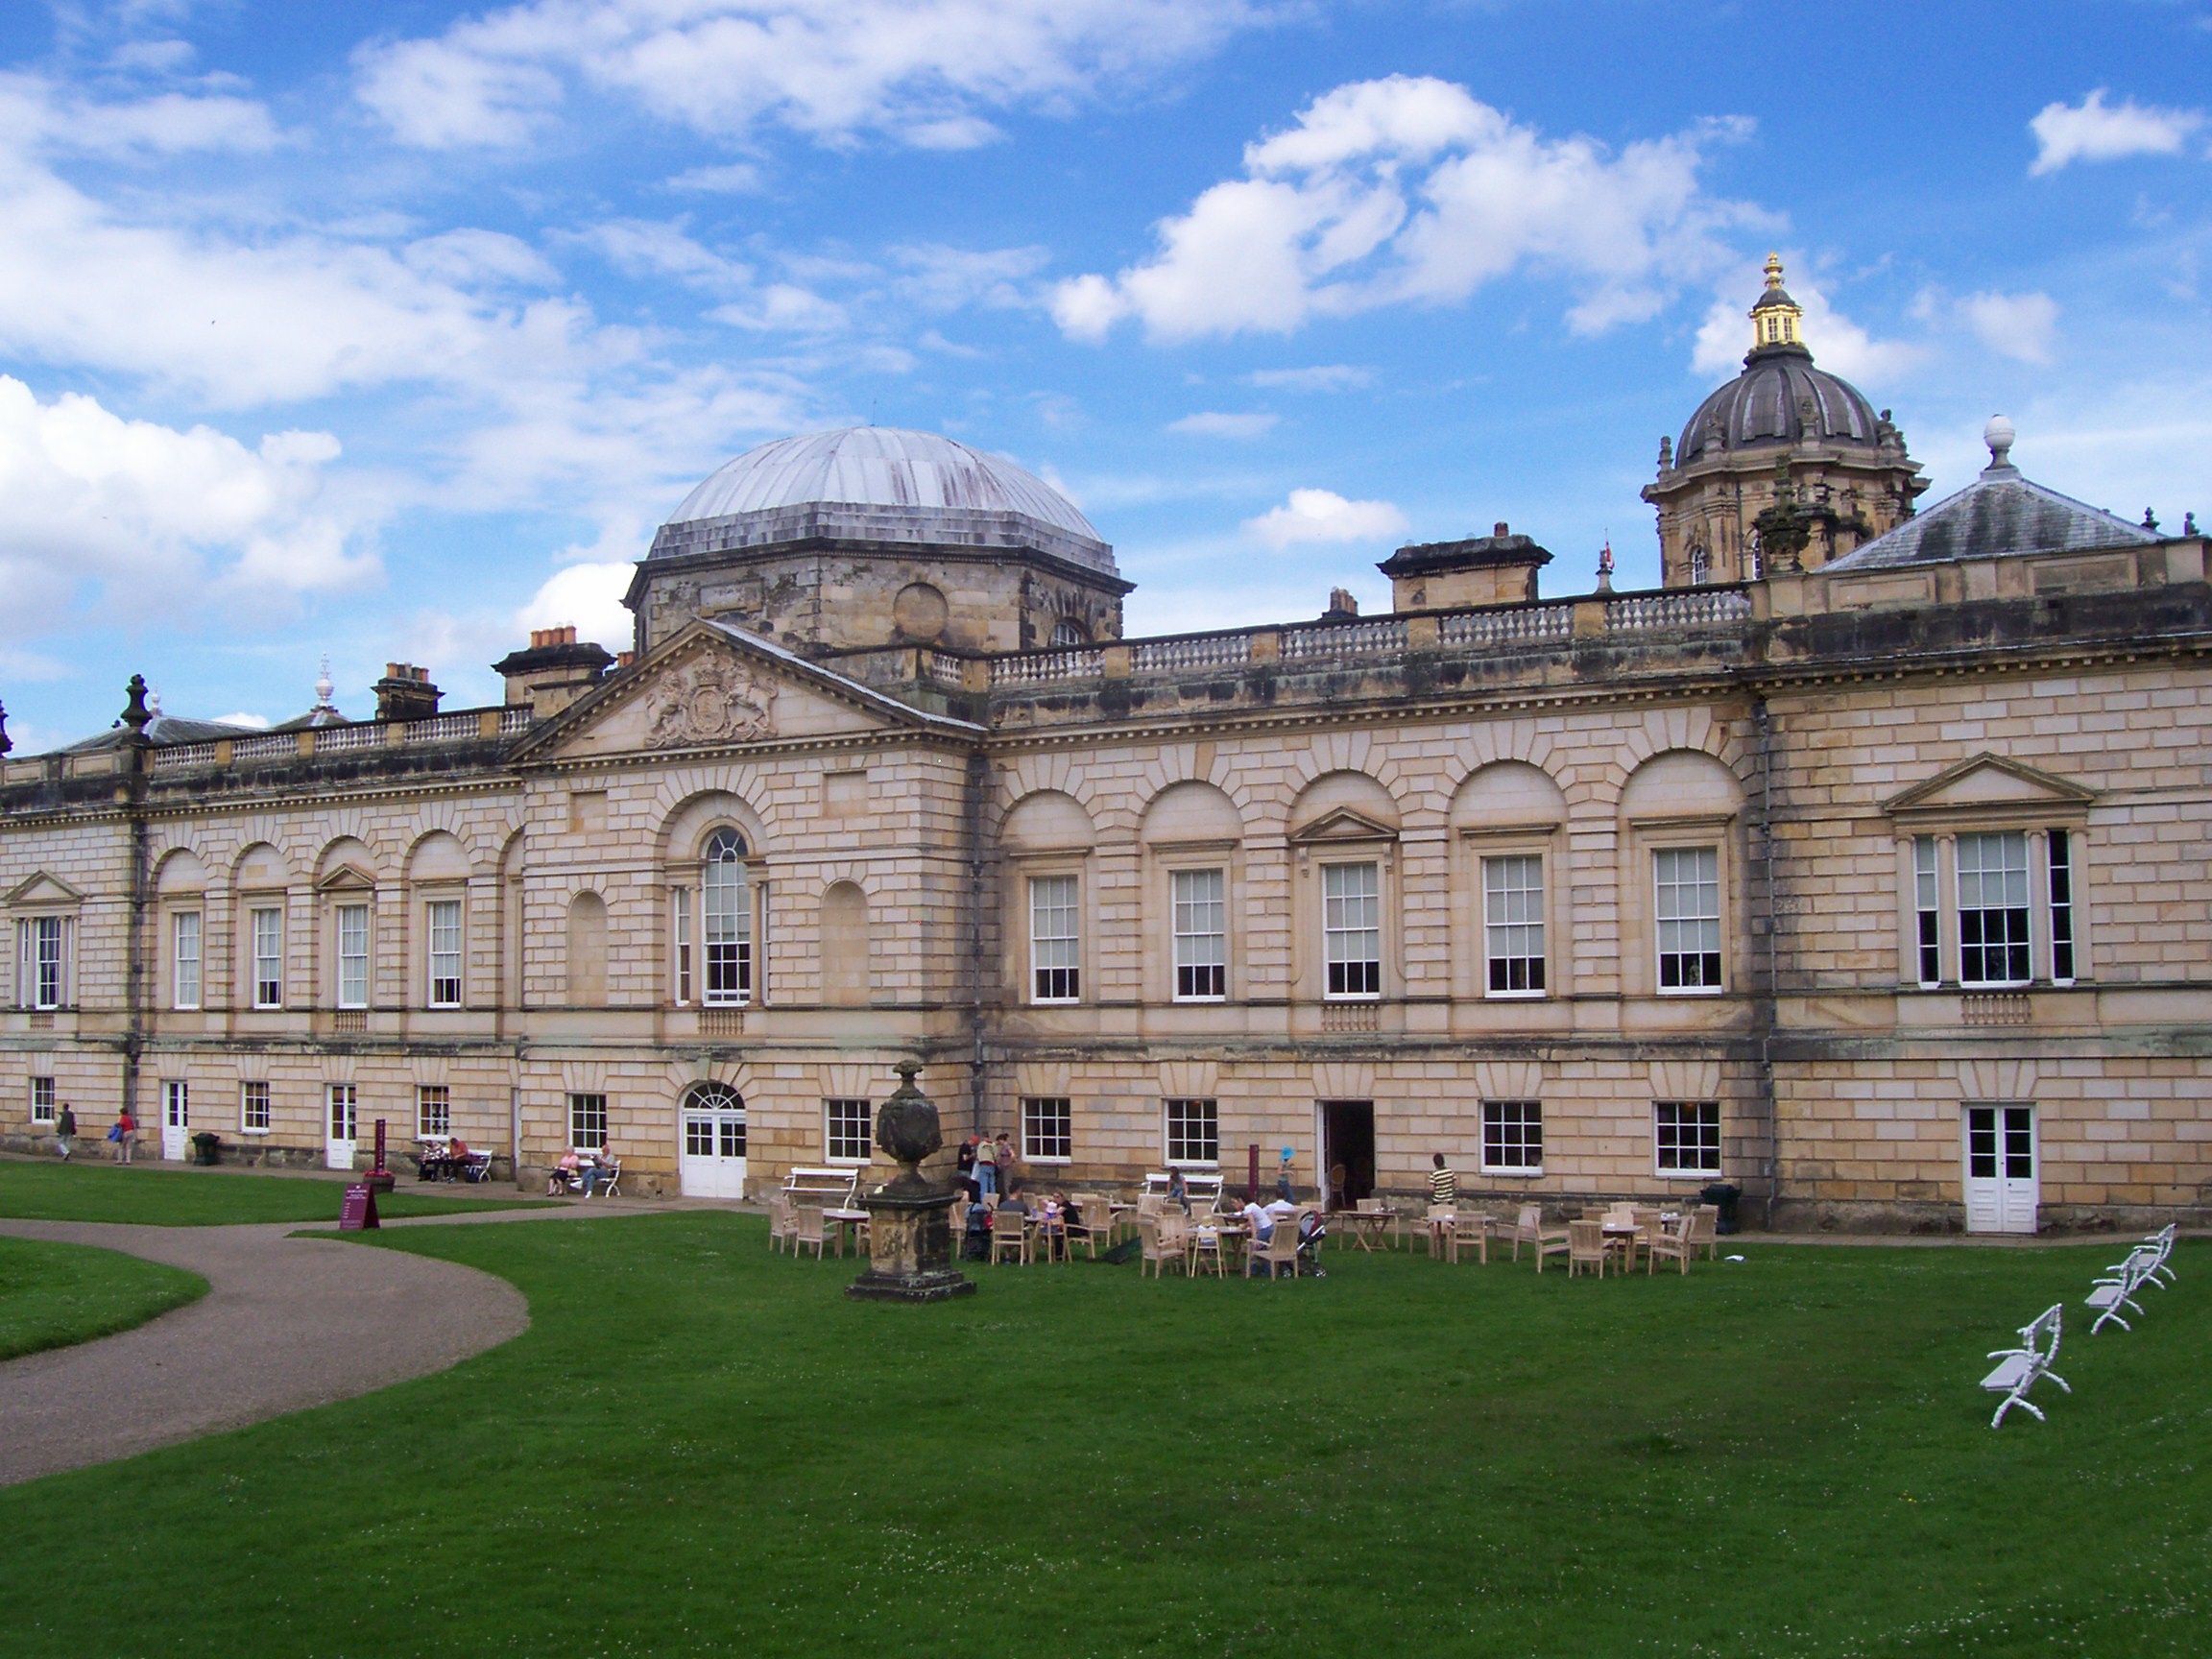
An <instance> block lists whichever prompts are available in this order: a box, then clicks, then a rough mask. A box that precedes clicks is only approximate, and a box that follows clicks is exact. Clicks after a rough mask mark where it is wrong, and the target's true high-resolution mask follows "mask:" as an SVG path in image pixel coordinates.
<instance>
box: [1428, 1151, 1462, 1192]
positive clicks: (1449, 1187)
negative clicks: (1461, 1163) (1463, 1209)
mask: <svg viewBox="0 0 2212 1659" xmlns="http://www.w3.org/2000/svg"><path fill="white" fill-rule="evenodd" d="M1432 1162H1433V1163H1434V1164H1435V1167H1434V1168H1433V1169H1431V1170H1430V1171H1429V1202H1430V1203H1431V1204H1449V1203H1451V1202H1452V1201H1453V1200H1454V1199H1455V1198H1456V1197H1458V1196H1459V1177H1458V1176H1456V1175H1455V1174H1453V1173H1452V1166H1451V1165H1449V1164H1447V1163H1445V1162H1444V1154H1443V1153H1441V1152H1438V1153H1436V1154H1435V1155H1434V1157H1433V1159H1432Z"/></svg>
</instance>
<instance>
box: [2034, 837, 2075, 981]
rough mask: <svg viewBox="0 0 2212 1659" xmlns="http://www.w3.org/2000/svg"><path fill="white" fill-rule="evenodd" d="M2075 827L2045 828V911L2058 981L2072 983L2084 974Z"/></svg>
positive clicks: (2055, 976)
mask: <svg viewBox="0 0 2212 1659" xmlns="http://www.w3.org/2000/svg"><path fill="white" fill-rule="evenodd" d="M2074 842H2075V833H2074V831H2073V830H2071V829H2066V828H2065V827H2064V826H2063V825H2054V826H2052V828H2051V829H2048V830H2046V831H2045V832H2044V837H2043V857H2044V872H2043V882H2044V888H2043V891H2044V898H2045V903H2044V914H2045V915H2047V916H2048V917H2050V919H2051V943H2050V954H2051V983H2052V984H2054V985H2071V984H2073V983H2074V981H2075V980H2076V979H2077V978H2079V977H2080V961H2081V937H2080V928H2079V926H2077V923H2078V921H2079V920H2080V908H2079V907H2078V905H2077V904H2076V902H2075V895H2074V890H2075V886H2076V883H2077V880H2078V878H2079V872H2078V870H2077V869H2076V867H2075V863H2074ZM2061 952H2063V954H2061ZM2061 969H2063V970H2064V972H2060V970H2061Z"/></svg>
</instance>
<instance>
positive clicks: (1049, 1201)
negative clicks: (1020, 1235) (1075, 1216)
mask: <svg viewBox="0 0 2212 1659" xmlns="http://www.w3.org/2000/svg"><path fill="white" fill-rule="evenodd" d="M1068 1210H1069V1204H1068V1195H1067V1194H1066V1193H1065V1192H1047V1193H1046V1195H1045V1201H1044V1203H1042V1204H1040V1205H1038V1206H1037V1237H1038V1238H1041V1239H1042V1240H1043V1241H1044V1244H1045V1260H1046V1261H1047V1262H1049V1261H1051V1260H1052V1252H1053V1250H1054V1249H1058V1250H1059V1252H1060V1254H1061V1255H1063V1256H1065V1255H1067V1254H1068Z"/></svg>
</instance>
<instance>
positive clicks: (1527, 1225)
mask: <svg viewBox="0 0 2212 1659" xmlns="http://www.w3.org/2000/svg"><path fill="white" fill-rule="evenodd" d="M1512 1234H1513V1260H1514V1261H1516V1262H1518V1261H1520V1260H1521V1246H1522V1245H1523V1244H1524V1243H1528V1244H1533V1245H1534V1246H1535V1247H1536V1271H1537V1272H1539V1273H1541V1272H1543V1271H1544V1258H1545V1257H1547V1256H1564V1255H1566V1254H1567V1229H1566V1228H1564V1227H1547V1226H1545V1225H1544V1206H1543V1205H1541V1204H1524V1205H1522V1206H1521V1209H1520V1212H1519V1214H1516V1215H1515V1216H1514V1217H1513V1222H1512Z"/></svg>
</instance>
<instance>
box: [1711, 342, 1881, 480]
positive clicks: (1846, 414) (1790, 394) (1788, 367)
mask: <svg viewBox="0 0 2212 1659" xmlns="http://www.w3.org/2000/svg"><path fill="white" fill-rule="evenodd" d="M1808 438H1810V439H1814V440H1815V441H1817V442H1820V443H1826V444H1838V445H1844V446H1846V447H1850V448H1860V449H1875V448H1879V447H1880V446H1881V442H1882V434H1881V425H1880V422H1879V421H1878V420H1877V419H1876V417H1875V414H1874V407H1873V405H1872V404H1870V403H1868V402H1867V401H1866V399H1865V397H1863V395H1862V394H1861V393H1860V391H1859V388H1858V387H1856V386H1854V385H1852V384H1851V383H1850V382H1849V381H1848V380H1845V379H1842V378H1840V377H1839V376H1838V375H1834V374H1831V373H1828V372H1827V371H1826V370H1825V369H1816V368H1815V367H1814V364H1813V353H1812V352H1810V351H1808V350H1807V349H1805V348H1804V347H1802V346H1764V347H1761V348H1760V349H1758V350H1756V351H1753V352H1752V353H1751V354H1750V355H1749V356H1747V357H1745V358H1744V359H1743V373H1741V374H1739V375H1737V376H1736V378H1735V379H1733V380H1731V381H1729V382H1728V384H1727V385H1725V386H1723V387H1721V388H1720V389H1719V391H1718V392H1715V393H1714V394H1713V395H1712V396H1711V397H1708V398H1706V399H1705V401H1704V402H1702V403H1700V404H1698V405H1697V412H1696V413H1695V415H1693V416H1691V417H1690V422H1689V424H1688V425H1686V426H1684V427H1683V428H1682V441H1681V442H1680V443H1679V444H1677V445H1675V446H1674V464H1675V465H1676V466H1677V467H1687V466H1688V465H1689V464H1690V463H1691V462H1693V461H1695V460H1696V459H1697V458H1698V457H1700V456H1701V455H1704V454H1706V453H1708V452H1709V451H1714V452H1719V451H1725V450H1730V449H1748V448H1754V447H1757V446H1759V445H1770V444H1796V443H1799V442H1802V441H1803V440H1805V439H1808Z"/></svg>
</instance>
